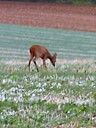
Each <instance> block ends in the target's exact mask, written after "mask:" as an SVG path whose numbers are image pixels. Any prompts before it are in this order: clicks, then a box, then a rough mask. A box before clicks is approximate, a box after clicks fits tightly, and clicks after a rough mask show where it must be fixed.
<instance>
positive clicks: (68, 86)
mask: <svg viewBox="0 0 96 128" xmlns="http://www.w3.org/2000/svg"><path fill="white" fill-rule="evenodd" d="M4 67H5V68H4ZM8 67H9V66H7V65H3V66H2V65H0V83H1V85H0V113H1V116H0V126H1V127H2V128H3V127H4V125H5V126H6V127H7V126H9V127H14V128H23V127H24V128H32V127H34V128H47V127H54V126H57V125H60V124H63V125H64V126H65V128H67V126H66V125H67V124H70V126H71V123H72V122H73V124H74V123H76V122H78V128H80V127H89V126H90V127H91V126H93V125H94V124H95V122H94V120H93V118H92V117H93V115H94V114H96V104H95V103H96V98H95V93H96V72H95V71H94V70H93V65H90V64H86V65H77V64H66V65H65V66H61V67H59V66H58V67H56V68H55V69H54V68H51V69H48V70H44V69H40V72H39V73H38V72H36V69H33V70H32V71H31V72H30V73H29V72H28V70H27V69H26V70H24V66H22V67H19V68H18V66H16V67H15V68H14V66H10V68H12V70H8ZM86 67H89V69H90V70H89V69H88V70H87V73H86V72H85V71H84V70H83V71H82V68H83V69H86ZM94 67H95V65H94ZM2 69H3V70H2ZM74 69H78V72H77V70H74ZM2 75H3V77H2ZM76 128H77V126H76Z"/></svg>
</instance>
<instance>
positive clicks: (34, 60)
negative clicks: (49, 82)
mask: <svg viewBox="0 0 96 128" xmlns="http://www.w3.org/2000/svg"><path fill="white" fill-rule="evenodd" d="M33 62H34V64H35V67H36V69H37V72H39V69H38V66H37V63H36V58H34V59H33Z"/></svg>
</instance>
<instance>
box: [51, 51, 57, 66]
mask: <svg viewBox="0 0 96 128" xmlns="http://www.w3.org/2000/svg"><path fill="white" fill-rule="evenodd" d="M56 57H57V54H56V53H55V54H53V56H52V59H51V63H52V65H53V66H54V67H55V63H56Z"/></svg>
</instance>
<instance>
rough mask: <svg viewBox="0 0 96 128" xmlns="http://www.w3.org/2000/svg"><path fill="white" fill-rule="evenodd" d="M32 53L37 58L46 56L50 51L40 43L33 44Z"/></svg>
mask: <svg viewBox="0 0 96 128" xmlns="http://www.w3.org/2000/svg"><path fill="white" fill-rule="evenodd" d="M30 53H31V55H32V56H33V57H34V56H35V57H36V58H39V57H40V58H42V59H43V58H44V57H45V56H46V57H47V56H49V54H50V53H49V51H48V50H47V49H46V48H45V47H44V46H40V45H33V46H32V47H31V48H30Z"/></svg>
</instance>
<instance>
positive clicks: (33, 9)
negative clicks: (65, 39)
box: [0, 1, 96, 32]
mask: <svg viewBox="0 0 96 128" xmlns="http://www.w3.org/2000/svg"><path fill="white" fill-rule="evenodd" d="M0 23H9V24H19V25H28V26H35V27H50V28H62V29H72V30H81V31H93V32H96V6H91V5H90V6H89V5H85V6H76V5H65V4H49V3H24V2H6V1H1V2H0Z"/></svg>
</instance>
